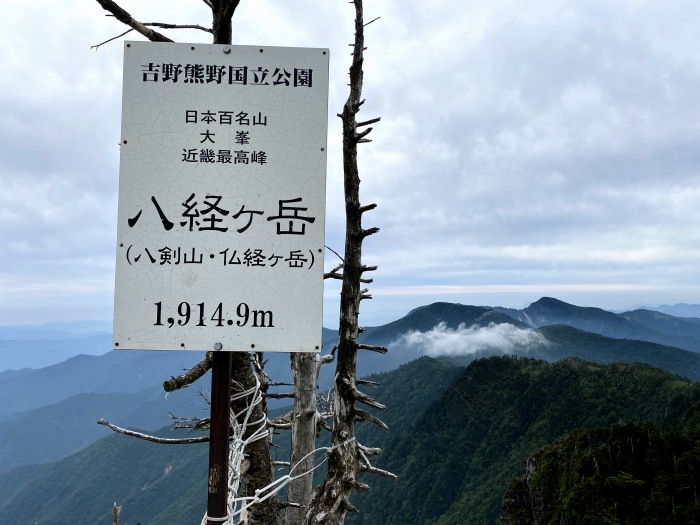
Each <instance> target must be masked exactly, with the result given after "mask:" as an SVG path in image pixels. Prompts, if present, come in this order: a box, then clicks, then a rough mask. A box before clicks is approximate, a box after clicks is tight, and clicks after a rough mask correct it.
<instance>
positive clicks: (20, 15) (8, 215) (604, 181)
mask: <svg viewBox="0 0 700 525" xmlns="http://www.w3.org/2000/svg"><path fill="white" fill-rule="evenodd" d="M366 4H367V5H366V6H365V17H366V20H371V19H373V18H375V17H381V18H380V19H379V20H378V21H376V22H375V23H373V24H371V25H370V26H368V28H367V34H366V43H367V46H368V48H369V49H368V50H367V52H366V68H365V87H364V96H365V98H366V99H367V103H366V104H365V106H363V111H362V113H361V114H360V116H361V117H363V118H367V119H369V118H373V117H377V116H380V117H382V121H381V123H380V124H378V125H377V126H376V128H375V131H374V132H373V133H372V137H371V138H373V139H374V142H372V143H371V144H368V145H364V146H362V148H361V152H360V163H361V176H362V193H363V201H364V203H370V202H376V203H377V204H378V205H379V207H378V209H377V210H376V211H375V212H372V213H370V214H366V219H367V222H366V223H365V226H375V225H376V226H379V227H380V228H381V232H380V233H379V234H378V235H376V236H374V237H372V238H370V239H369V240H368V241H367V243H366V250H365V262H366V263H367V264H371V265H374V264H377V265H379V266H380V270H379V271H378V272H375V274H374V277H375V284H374V285H373V287H372V292H373V294H374V300H373V301H370V302H366V303H365V304H363V306H364V312H365V313H364V322H366V323H367V324H375V323H378V322H383V321H387V320H391V319H393V318H396V317H398V316H400V315H402V314H404V313H405V312H406V311H408V310H409V309H411V308H413V307H415V306H418V305H421V304H426V303H429V302H433V301H436V300H445V301H454V302H462V303H468V304H490V305H496V304H498V305H502V306H515V307H520V306H524V305H527V304H528V303H529V302H532V301H534V300H536V299H537V298H539V297H541V296H543V295H549V296H555V297H558V298H560V299H563V300H567V301H570V302H574V303H576V304H581V305H586V306H601V307H605V308H625V307H632V306H635V305H639V304H662V303H676V302H696V303H697V302H700V300H699V298H698V291H699V289H700V286H699V279H698V273H697V272H698V270H697V268H698V265H697V261H698V259H699V258H700V206H698V203H699V202H700V176H699V173H700V147H698V146H699V145H700V109H699V105H698V100H699V99H700V3H698V2H696V1H691V0H676V1H675V2H658V1H646V0H635V1H631V0H617V1H615V2H610V1H608V0H566V1H564V0H533V1H530V2H522V1H514V0H491V1H489V2H483V1H476V0H460V1H457V0H451V1H445V0H435V1H433V2H430V3H429V4H426V3H425V2H418V1H416V0H401V1H399V0H375V1H367V2H366ZM121 5H122V6H123V7H124V8H125V9H127V10H128V11H130V12H131V13H132V14H133V15H134V16H135V17H136V18H137V19H139V20H141V21H144V22H151V21H163V22H172V23H198V24H201V25H209V24H210V21H209V12H208V8H207V7H206V6H205V4H204V2H202V1H201V0H200V1H197V0H179V1H177V2H165V1H151V2H137V1H134V0H129V1H127V0H125V1H123V2H122V3H121ZM353 16H354V13H353V8H352V6H351V5H350V4H348V3H346V2H329V1H328V0H296V1H295V2H289V1H280V0H278V1H268V0H260V1H257V2H250V1H249V0H242V2H241V5H240V7H239V9H238V11H237V13H236V15H235V17H234V43H236V44H249V45H268V46H294V47H328V48H330V50H331V70H330V77H331V79H330V82H331V84H330V90H331V94H330V110H329V113H330V115H329V165H328V191H327V196H328V203H327V206H328V212H327V226H326V231H327V234H326V235H327V238H326V243H327V244H328V245H329V246H330V247H332V248H334V249H335V250H337V251H339V252H342V249H343V247H342V228H343V217H342V183H341V157H340V147H339V146H340V119H338V118H337V117H335V114H336V113H337V112H339V111H341V109H342V104H343V102H344V100H345V98H346V96H347V87H346V81H347V75H346V72H347V68H348V65H349V59H350V57H349V47H348V43H349V42H351V39H352V30H353V28H352V23H353ZM3 21H4V24H3V26H4V27H3V31H2V32H0V44H1V45H0V60H1V61H2V62H1V63H2V64H3V69H4V71H3V72H4V74H3V75H2V76H1V77H0V104H1V105H2V108H3V111H2V113H0V135H1V139H2V140H1V141H0V144H1V146H0V148H2V154H1V155H0V185H1V186H0V187H1V188H2V191H0V218H2V220H1V221H0V245H1V246H2V257H0V324H19V323H35V322H48V321H58V320H72V319H81V318H102V319H108V318H110V316H111V308H112V300H113V299H112V297H113V280H114V259H115V239H116V211H117V188H118V169H119V148H118V141H119V135H120V106H121V67H122V44H121V42H112V43H109V44H106V45H104V46H102V47H101V48H100V49H99V50H98V51H95V50H92V49H90V46H91V45H94V44H97V43H99V42H102V41H104V40H106V39H108V38H111V37H113V36H116V35H118V34H119V33H121V32H123V31H124V30H125V29H126V28H125V27H123V26H122V25H121V24H120V23H118V22H117V21H115V20H114V19H113V18H108V17H105V16H104V11H103V10H102V9H101V8H100V6H99V4H97V2H90V1H77V0H64V1H62V2H55V1H50V0H32V1H29V2H20V3H18V4H17V5H15V6H13V8H12V9H8V10H6V11H5V13H4V14H3ZM164 32H165V33H166V34H168V35H169V36H171V37H172V38H173V39H175V40H178V41H182V42H204V43H208V42H210V38H209V36H210V35H208V34H206V33H202V32H188V31H169V32H167V31H164ZM127 38H131V39H134V40H137V39H142V38H141V37H140V36H139V35H136V34H134V33H131V34H130V35H128V36H127ZM334 257H335V256H333V255H332V254H330V253H328V254H327V265H328V266H332V265H334V263H335V261H334ZM337 294H338V287H337V285H336V284H335V283H333V284H330V285H328V286H327V292H326V295H327V298H328V300H327V305H326V314H325V318H326V323H325V324H326V325H329V326H332V325H333V323H334V321H333V320H334V318H335V317H336V311H337V301H336V299H335V298H336V297H337Z"/></svg>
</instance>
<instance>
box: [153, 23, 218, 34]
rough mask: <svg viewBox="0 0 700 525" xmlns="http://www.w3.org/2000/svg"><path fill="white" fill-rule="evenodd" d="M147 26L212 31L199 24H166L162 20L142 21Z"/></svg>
mask: <svg viewBox="0 0 700 525" xmlns="http://www.w3.org/2000/svg"><path fill="white" fill-rule="evenodd" d="M143 25H145V26H148V27H160V28H162V29H198V30H199V31H204V32H205V33H213V31H212V29H211V28H210V27H204V26H200V25H199V24H166V23H164V22H144V24H143Z"/></svg>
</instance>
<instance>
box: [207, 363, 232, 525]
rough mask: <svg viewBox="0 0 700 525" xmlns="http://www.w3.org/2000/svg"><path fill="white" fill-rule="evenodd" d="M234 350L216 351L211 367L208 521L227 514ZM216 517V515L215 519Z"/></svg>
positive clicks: (215, 524)
mask: <svg viewBox="0 0 700 525" xmlns="http://www.w3.org/2000/svg"><path fill="white" fill-rule="evenodd" d="M231 361H232V360H231V353H230V352H214V355H213V357H212V367H211V407H210V410H211V416H210V422H209V478H208V484H209V497H208V500H207V524H208V525H220V523H221V518H226V517H227V516H228V447H229V444H228V441H229V429H230V420H229V419H230V418H229V415H230V411H231V409H230V403H231V401H230V397H229V392H230V390H231ZM212 518H214V519H212Z"/></svg>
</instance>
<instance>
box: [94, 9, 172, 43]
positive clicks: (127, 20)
mask: <svg viewBox="0 0 700 525" xmlns="http://www.w3.org/2000/svg"><path fill="white" fill-rule="evenodd" d="M97 3H99V4H100V5H101V6H102V8H103V9H104V10H105V11H109V12H110V13H112V14H113V15H114V17H115V18H116V19H117V20H119V21H120V22H121V23H123V24H126V25H128V26H129V27H131V28H132V29H134V30H136V31H138V32H139V33H141V34H142V35H143V36H145V37H146V38H148V39H149V40H150V41H151V42H172V40H171V39H169V38H168V37H167V36H165V35H163V34H161V33H159V32H158V31H154V30H153V29H149V28H148V27H146V26H145V25H143V24H142V23H141V22H139V21H138V20H135V19H134V17H132V16H131V15H130V14H129V13H128V12H127V11H125V10H124V9H122V8H121V7H120V6H119V5H117V3H116V2H113V1H112V0H97Z"/></svg>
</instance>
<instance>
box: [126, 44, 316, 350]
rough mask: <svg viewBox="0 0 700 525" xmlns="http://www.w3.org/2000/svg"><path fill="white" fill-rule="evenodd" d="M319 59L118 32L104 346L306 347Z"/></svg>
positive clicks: (311, 307) (312, 294)
mask: <svg viewBox="0 0 700 525" xmlns="http://www.w3.org/2000/svg"><path fill="white" fill-rule="evenodd" d="M328 58H329V53H328V50H327V49H306V48H279V47H264V46H262V47H259V46H225V45H206V44H175V43H154V42H125V48H124V91H123V101H122V135H121V159H120V172H119V214H118V228H117V257H116V281H115V298H114V340H113V344H114V348H127V349H163V350H200V351H201V350H227V351H249V350H253V351H264V352H282V351H284V352H296V351H303V352H309V351H318V350H319V349H320V346H321V330H322V328H321V323H322V299H323V255H324V223H325V189H326V185H325V182H326V142H327V122H328Z"/></svg>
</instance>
